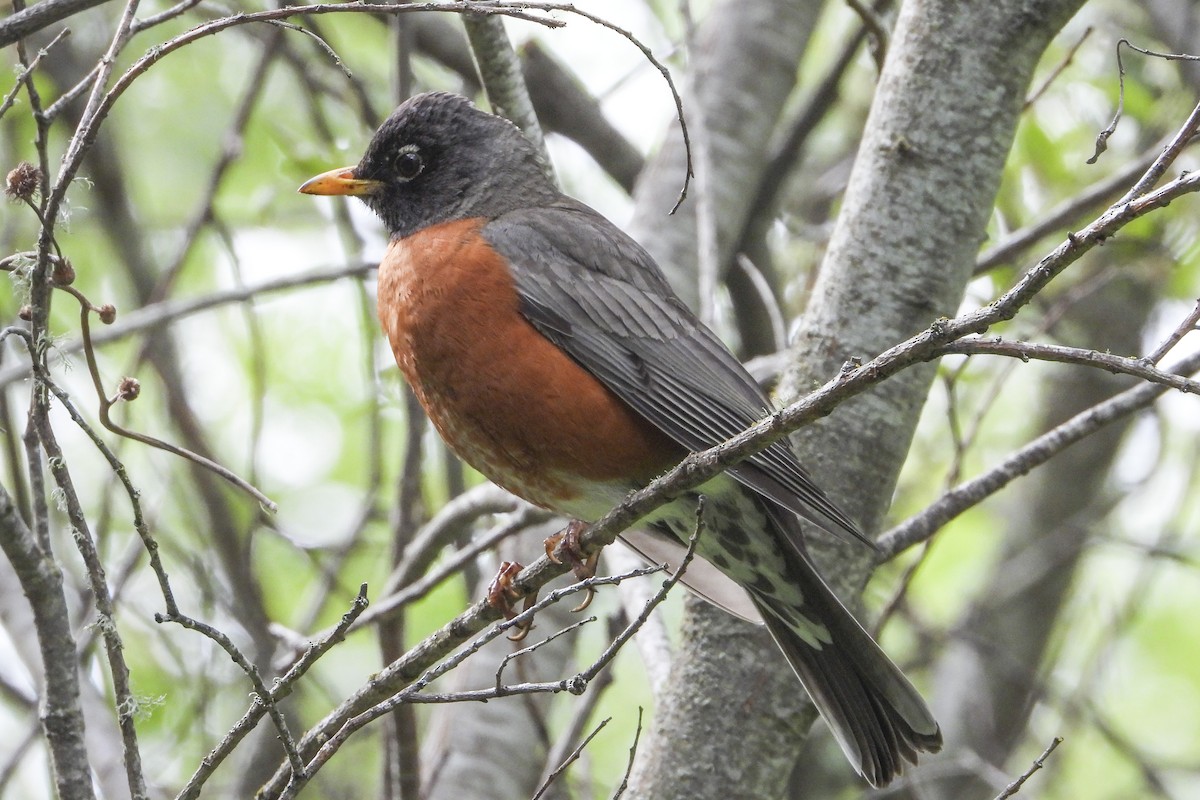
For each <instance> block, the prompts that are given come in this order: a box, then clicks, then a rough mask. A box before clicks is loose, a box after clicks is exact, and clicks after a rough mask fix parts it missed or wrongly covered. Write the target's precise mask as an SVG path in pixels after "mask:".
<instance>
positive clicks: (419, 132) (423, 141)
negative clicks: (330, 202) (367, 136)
mask: <svg viewBox="0 0 1200 800" xmlns="http://www.w3.org/2000/svg"><path fill="white" fill-rule="evenodd" d="M300 191H301V192H303V193H305V194H321V195H354V196H356V197H358V198H360V199H361V200H362V201H363V202H365V203H366V204H367V206H369V207H370V208H371V210H372V211H374V212H375V213H376V214H378V215H379V218H380V219H381V220H383V224H384V226H385V227H386V228H387V229H388V233H389V234H390V235H391V236H392V238H403V237H405V236H408V235H410V234H412V233H416V232H417V231H419V230H422V229H423V228H427V227H429V226H431V225H436V224H438V223H441V222H449V221H453V220H459V219H467V218H472V217H483V218H486V219H493V218H495V217H497V216H500V215H501V214H503V213H505V212H506V211H510V210H513V209H516V208H525V207H529V206H533V205H538V204H539V203H542V202H549V201H552V200H553V199H555V198H556V197H557V196H558V192H557V190H556V189H555V187H554V185H553V184H552V183H551V182H550V180H549V179H548V178H547V177H546V175H545V172H544V171H543V168H542V161H541V157H540V156H539V154H538V152H537V150H536V149H535V148H534V146H533V145H532V144H530V143H529V141H528V140H527V139H526V138H525V136H524V135H523V134H522V133H521V131H520V130H519V129H518V128H517V127H516V126H515V125H513V124H512V123H511V122H509V121H508V120H506V119H503V118H501V117H497V116H494V115H492V114H488V113H486V112H484V111H480V110H479V109H477V108H475V106H474V105H472V104H471V102H470V101H469V100H467V99H466V98H465V97H460V96H459V95H455V94H449V93H446V92H431V93H428V94H419V95H416V96H414V97H411V98H409V99H408V100H406V101H405V102H404V103H403V104H401V105H400V106H399V107H398V108H397V109H396V110H395V111H394V112H392V115H391V116H390V117H388V118H387V120H386V121H385V122H384V123H383V125H381V126H380V127H379V130H378V131H376V132H375V136H374V137H372V139H371V142H370V144H368V145H367V150H366V152H365V153H364V154H363V157H362V160H361V161H359V162H358V164H357V165H356V166H353V167H345V168H342V169H335V170H330V171H329V172H325V173H323V174H321V175H318V176H316V177H315V178H312V179H311V180H309V181H307V182H305V183H304V185H303V186H301V187H300Z"/></svg>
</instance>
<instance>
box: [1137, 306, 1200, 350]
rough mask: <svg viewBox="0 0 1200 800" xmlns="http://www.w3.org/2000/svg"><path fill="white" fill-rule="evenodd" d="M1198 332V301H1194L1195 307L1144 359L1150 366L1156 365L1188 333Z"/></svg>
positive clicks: (1199, 327)
mask: <svg viewBox="0 0 1200 800" xmlns="http://www.w3.org/2000/svg"><path fill="white" fill-rule="evenodd" d="M1197 330H1200V300H1198V301H1196V305H1195V306H1193V307H1192V311H1191V313H1190V314H1188V315H1187V316H1186V317H1184V318H1183V320H1182V321H1181V322H1180V323H1179V324H1178V325H1176V326H1175V330H1173V331H1171V333H1170V334H1169V335H1168V336H1167V338H1165V339H1163V340H1162V342H1160V343H1159V345H1158V347H1156V348H1154V352H1152V353H1150V355H1148V356H1146V358H1145V359H1144V360H1145V361H1146V362H1148V363H1150V364H1157V363H1158V362H1160V361H1162V360H1163V357H1164V356H1165V355H1166V354H1167V353H1169V352H1171V350H1173V349H1174V348H1175V345H1177V344H1179V343H1180V342H1181V341H1182V340H1183V337H1185V336H1187V335H1188V334H1189V333H1192V332H1194V331H1197Z"/></svg>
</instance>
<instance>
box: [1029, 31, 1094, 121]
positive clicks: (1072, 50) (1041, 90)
mask: <svg viewBox="0 0 1200 800" xmlns="http://www.w3.org/2000/svg"><path fill="white" fill-rule="evenodd" d="M1092 30H1093V28H1092V26H1091V25H1088V26H1087V27H1086V28H1084V30H1083V33H1081V34H1080V35H1079V38H1078V39H1076V40H1075V43H1074V44H1072V45H1071V46H1070V47H1069V48H1068V49H1067V52H1066V54H1065V55H1064V56H1063V57H1062V59H1061V60H1060V61H1059V62H1058V66H1056V67H1055V68H1054V69H1052V70H1051V71H1050V74H1049V75H1047V76H1046V80H1044V81H1042V85H1041V86H1039V87H1038V88H1036V89H1034V90H1033V91H1032V92H1031V93H1030V94H1029V96H1028V97H1026V98H1025V108H1026V109H1028V108H1029V107H1030V106H1032V105H1033V104H1034V103H1036V102H1037V101H1038V100H1039V99H1040V98H1041V96H1042V95H1044V94H1045V93H1046V90H1047V89H1049V88H1050V86H1051V85H1052V84H1053V83H1054V81H1056V80H1058V76H1059V75H1061V74H1062V73H1063V70H1065V69H1066V68H1067V67H1068V66H1070V64H1071V62H1072V61H1073V60H1075V54H1076V53H1077V52H1079V48H1080V47H1081V46H1082V45H1083V43H1084V42H1085V41H1087V38H1088V37H1089V36H1091V35H1092Z"/></svg>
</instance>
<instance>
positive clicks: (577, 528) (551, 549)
mask: <svg viewBox="0 0 1200 800" xmlns="http://www.w3.org/2000/svg"><path fill="white" fill-rule="evenodd" d="M586 528H587V523H586V522H583V521H582V520H578V519H573V520H571V521H570V522H568V523H567V527H565V528H563V529H562V530H561V531H559V532H558V533H556V534H554V535H553V536H551V537H549V538H547V539H546V542H545V544H546V557H547V558H549V559H550V560H551V561H553V562H554V563H555V564H570V565H571V573H572V574H573V575H574V576H575V580H579V581H582V580H587V579H588V578H594V577H596V563H597V562H598V561H599V560H600V552H599V551H597V552H595V553H590V554H589V553H585V552H584V551H583V546H582V545H581V544H580V542H579V535H580V534H581V533H583V531H584V529H586ZM585 591H586V592H587V593H586V594H585V595H584V597H583V602H582V603H580V604H579V605H578V606H576V607H575V608H572V609H571V611H572V613H578V612H580V611H583V610H584V609H585V608H587V607H588V606H590V605H591V604H592V598H593V597H595V596H596V590H595V589H593V588H591V587H590V586H589V587H588V588H587V589H586V590H585Z"/></svg>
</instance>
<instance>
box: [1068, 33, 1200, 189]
mask: <svg viewBox="0 0 1200 800" xmlns="http://www.w3.org/2000/svg"><path fill="white" fill-rule="evenodd" d="M1122 45H1124V46H1125V47H1128V48H1129V49H1130V50H1134V51H1136V52H1138V53H1142V54H1143V55H1147V56H1154V57H1155V58H1162V59H1166V60H1167V61H1200V56H1193V55H1186V54H1184V53H1159V52H1155V51H1154V50H1146V49H1144V48H1141V47H1138V46H1137V45H1134V44H1132V43H1131V42H1130V41H1129V40H1128V39H1120V40H1118V41H1117V85H1118V90H1117V92H1118V93H1117V110H1116V113H1114V114H1113V119H1112V122H1110V123H1109V124H1108V127H1106V128H1105V129H1104V130H1102V131H1100V133H1099V134H1098V135H1097V136H1096V152H1095V153H1093V154H1092V157H1091V158H1089V159H1088V160H1087V163H1089V164H1095V163H1096V161H1097V160H1099V158H1100V155H1101V154H1102V153H1103V152H1104V151H1105V150H1107V149H1108V138H1109V137H1110V136H1112V135H1113V133H1114V132H1116V130H1117V125H1118V124H1119V123H1120V121H1121V117H1122V116H1123V115H1124V113H1125V65H1124V63H1122V61H1121V46H1122ZM1193 113H1194V112H1193ZM1172 160H1173V159H1172ZM1161 175H1162V173H1161V172H1160V173H1158V175H1156V176H1154V179H1153V180H1149V181H1147V180H1146V179H1143V181H1139V182H1138V184H1137V185H1135V186H1134V187H1133V188H1132V189H1130V190H1129V194H1128V195H1126V196H1125V197H1126V199H1131V198H1132V197H1137V196H1140V195H1142V194H1144V193H1145V192H1147V191H1149V189H1150V187H1151V186H1153V185H1154V184H1155V183H1156V182H1157V179H1158V178H1159V177H1161ZM1146 177H1147V178H1149V177H1150V175H1149V174H1147V176H1146Z"/></svg>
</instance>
